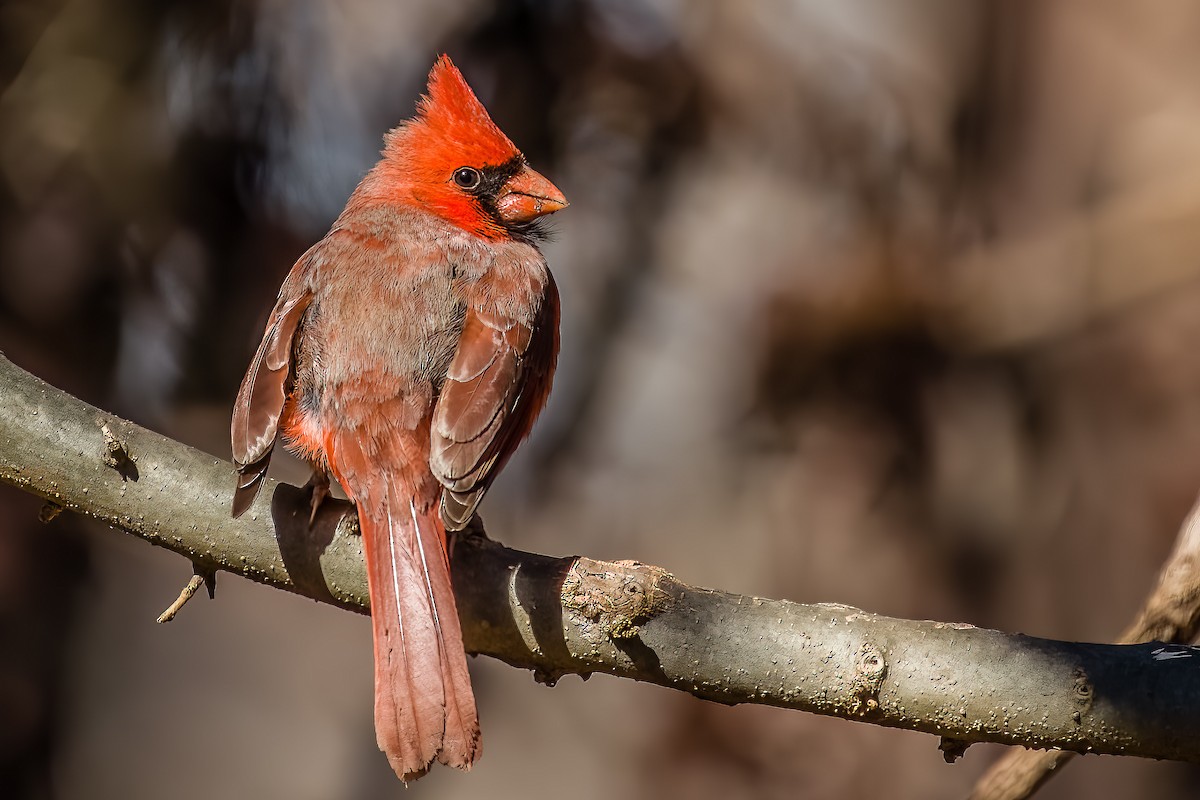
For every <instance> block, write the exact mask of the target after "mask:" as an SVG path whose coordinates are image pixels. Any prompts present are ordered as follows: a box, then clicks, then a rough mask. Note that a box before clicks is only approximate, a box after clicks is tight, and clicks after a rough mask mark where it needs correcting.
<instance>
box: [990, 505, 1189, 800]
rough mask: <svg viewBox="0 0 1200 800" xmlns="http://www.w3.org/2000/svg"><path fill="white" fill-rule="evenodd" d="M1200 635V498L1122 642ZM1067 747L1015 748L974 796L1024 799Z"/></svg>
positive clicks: (1065, 755) (1066, 756)
mask: <svg viewBox="0 0 1200 800" xmlns="http://www.w3.org/2000/svg"><path fill="white" fill-rule="evenodd" d="M1198 634H1200V501H1197V503H1196V505H1194V506H1193V507H1192V510H1191V512H1189V513H1188V518H1187V520H1185V521H1184V523H1183V527H1182V528H1181V529H1180V531H1179V538H1178V539H1177V541H1176V542H1175V549H1174V550H1173V551H1172V552H1171V555H1170V557H1169V558H1168V559H1167V562H1166V563H1165V564H1164V565H1163V568H1162V571H1161V572H1160V573H1159V576H1158V583H1157V584H1156V585H1155V587H1154V591H1153V592H1151V594H1150V597H1149V598H1148V599H1147V600H1146V603H1145V605H1144V606H1143V607H1142V610H1141V612H1140V613H1139V614H1138V617H1137V619H1136V620H1135V621H1134V623H1133V624H1132V625H1130V626H1129V627H1128V628H1126V629H1125V631H1124V633H1122V634H1121V636H1120V638H1119V639H1118V640H1117V641H1118V643H1120V644H1135V643H1137V642H1149V641H1162V642H1175V643H1179V644H1185V643H1187V642H1191V641H1193V640H1195V638H1196V636H1197V635H1198ZM1075 755H1076V754H1075V753H1070V752H1064V751H1061V750H1059V751H1051V752H1041V751H1036V750H1012V751H1011V752H1008V753H1006V754H1005V755H1004V756H1003V757H1002V758H1001V759H999V760H998V761H997V762H996V763H995V764H993V765H992V766H991V768H989V769H988V771H987V772H986V773H984V774H983V776H982V777H981V778H980V779H979V781H978V782H977V783H976V784H975V789H974V790H973V791H972V792H971V800H1024V798H1027V797H1030V796H1031V795H1033V793H1034V792H1036V791H1037V790H1038V789H1039V788H1040V787H1041V786H1042V784H1044V783H1045V782H1046V781H1048V780H1049V779H1050V778H1051V777H1052V776H1054V775H1057V774H1059V772H1060V770H1061V768H1062V767H1063V766H1065V765H1066V764H1067V763H1068V762H1069V761H1071V760H1072V759H1073V758H1074V757H1075Z"/></svg>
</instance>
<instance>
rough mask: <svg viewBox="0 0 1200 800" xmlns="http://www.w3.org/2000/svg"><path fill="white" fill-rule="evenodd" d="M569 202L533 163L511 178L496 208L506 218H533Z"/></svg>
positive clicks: (520, 219)
mask: <svg viewBox="0 0 1200 800" xmlns="http://www.w3.org/2000/svg"><path fill="white" fill-rule="evenodd" d="M567 205H568V203H567V198H565V197H563V193H562V192H560V191H559V190H558V187H557V186H555V185H554V184H553V183H551V182H550V181H548V180H546V179H545V178H544V177H542V176H541V175H539V174H538V173H537V172H536V171H534V170H532V169H530V168H529V167H525V168H524V169H523V170H521V171H520V172H518V173H517V174H516V175H514V176H512V177H511V178H509V179H508V183H506V184H504V189H503V190H502V191H501V192H500V196H499V197H497V198H496V211H497V213H499V214H500V218H501V219H502V220H504V221H505V222H529V221H530V220H534V219H537V218H538V217H540V216H542V215H543V214H553V213H554V212H555V211H559V210H561V209H564V208H566V207H567Z"/></svg>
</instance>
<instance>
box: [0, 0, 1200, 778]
mask: <svg viewBox="0 0 1200 800" xmlns="http://www.w3.org/2000/svg"><path fill="white" fill-rule="evenodd" d="M1198 41H1200V8H1197V6H1196V4H1194V3H1190V2H1185V1H1184V0H1163V2H1159V3H1155V4H1153V5H1152V6H1138V5H1136V4H1132V3H1118V2H1083V0H1075V1H1064V2H998V1H997V0H990V1H989V0H970V1H965V0H904V1H903V2H900V1H897V0H892V1H890V2H885V1H884V0H857V1H856V2H840V3H828V2H819V1H818V0H794V1H793V2H785V1H784V0H748V1H747V2H739V3H732V2H725V3H722V2H716V1H715V0H692V1H691V2H682V0H554V1H553V2H535V0H525V2H500V1H499V0H494V2H487V0H468V1H466V2H450V1H449V0H413V1H411V2H406V3H395V2H391V1H390V0H357V1H356V2H349V0H345V1H343V2H323V1H322V0H258V1H257V2H234V1H233V0H211V1H210V2H203V3H201V2H190V3H189V2H164V0H3V2H0V349H2V350H3V351H4V352H5V353H6V354H7V355H8V356H9V357H10V358H11V359H12V360H14V361H15V362H17V363H18V364H20V365H22V366H23V367H25V368H26V369H29V370H31V371H32V372H34V373H36V374H38V375H39V376H41V377H43V378H45V379H46V380H48V381H50V382H52V383H54V384H56V385H58V386H60V387H63V388H65V389H67V390H69V391H71V392H73V393H76V394H78V395H79V396H81V397H83V398H85V399H86V400H88V401H90V402H92V403H94V404H97V405H99V406H102V407H104V408H107V409H109V410H112V411H114V412H117V413H119V414H122V415H125V416H127V417H130V418H132V419H133V420H135V421H137V422H139V423H142V424H144V425H147V426H149V427H152V428H154V429H156V430H158V431H161V432H163V433H165V434H168V435H170V436H173V437H175V438H177V439H180V440H182V441H184V442H187V443H189V444H191V445H194V446H197V447H200V448H202V449H205V450H207V451H209V452H211V453H215V454H218V455H220V456H222V457H226V456H227V454H228V447H229V445H228V438H227V437H228V433H227V432H228V417H229V412H230V407H231V404H232V401H233V397H234V395H235V393H236V390H237V386H238V383H239V380H240V378H241V375H242V372H243V370H244V369H245V367H246V365H247V363H248V361H249V357H250V355H251V353H252V351H253V348H254V346H255V345H256V344H257V342H258V340H259V337H260V335H261V331H262V325H263V322H264V320H265V318H266V314H267V312H268V310H269V309H270V307H271V305H272V303H273V300H274V296H275V292H276V290H277V288H278V285H279V283H280V281H281V279H282V277H283V275H284V274H285V273H286V272H287V270H288V269H289V267H290V266H291V264H292V262H293V260H294V259H295V258H296V257H297V256H298V255H299V254H300V253H301V252H303V250H304V249H305V248H306V247H307V246H308V245H309V244H310V243H311V242H313V241H314V240H316V239H317V238H319V237H320V236H321V235H322V234H323V233H324V231H325V230H326V228H327V227H328V225H329V223H330V222H331V221H332V219H333V218H334V217H335V216H336V214H337V213H338V211H339V210H340V209H341V206H342V204H343V202H344V200H345V198H346V196H347V195H348V193H349V192H350V190H351V189H352V188H353V186H354V185H355V183H356V182H357V181H358V179H359V178H360V177H361V175H362V174H363V173H364V172H365V170H367V169H368V168H369V167H370V165H371V164H372V163H373V162H374V160H375V158H376V156H377V152H378V149H379V147H380V141H381V139H380V137H381V135H382V134H383V132H384V131H385V130H387V129H388V128H389V127H391V126H392V125H394V124H395V123H396V122H397V121H399V120H400V119H402V118H405V117H407V116H409V115H410V114H411V113H412V110H413V104H414V101H415V99H416V97H417V95H418V93H419V92H420V90H421V88H422V86H423V82H424V77H425V73H426V72H427V70H428V69H429V67H430V65H431V64H432V63H433V60H434V58H435V57H436V55H437V54H438V53H440V52H448V53H449V54H450V55H451V56H452V57H453V58H454V59H455V60H456V61H457V63H458V64H459V66H460V67H461V68H462V69H463V71H464V73H465V74H466V76H467V78H468V80H469V81H470V82H471V83H472V85H473V86H474V87H475V89H476V91H477V92H478V94H479V95H480V97H481V98H482V99H483V101H484V103H485V104H486V105H487V106H488V108H489V109H491V111H492V114H493V116H494V117H495V119H496V121H497V123H498V124H499V125H500V126H501V127H502V128H503V129H504V130H505V131H506V132H507V133H508V134H509V136H510V137H511V138H512V139H513V140H514V141H515V142H516V143H517V144H518V146H520V147H521V148H522V149H523V150H524V151H525V153H526V154H527V156H528V158H529V160H530V162H532V164H533V165H534V166H535V167H536V168H537V169H538V170H540V171H541V172H543V173H544V174H546V175H547V176H549V177H550V178H551V179H552V180H553V181H554V182H555V183H557V184H558V186H560V187H561V188H562V189H563V191H564V192H565V193H566V194H567V196H568V197H569V198H570V200H571V201H572V206H571V208H570V209H569V210H568V211H566V212H564V213H562V214H560V215H558V216H557V218H556V219H555V220H554V223H555V227H556V230H557V235H556V237H555V239H554V240H553V241H552V242H551V243H549V244H548V245H547V246H546V247H545V250H546V254H547V256H548V258H549V260H550V263H551V265H552V267H553V268H554V271H555V273H556V275H557V278H558V282H559V285H560V287H561V291H562V302H563V333H562V341H563V349H562V355H561V359H560V365H561V366H560V368H559V372H558V379H557V383H556V387H555V393H554V395H553V397H552V399H551V403H550V407H549V409H548V411H547V413H546V415H545V416H544V417H543V421H542V422H541V424H540V425H539V427H538V429H537V431H536V434H535V436H534V438H533V439H532V440H531V442H530V443H529V444H528V445H527V446H526V447H525V448H524V449H523V450H522V451H521V453H520V454H519V455H518V457H517V458H516V459H515V460H514V461H513V463H512V464H511V465H510V466H509V468H508V470H507V472H506V474H505V475H504V476H503V478H502V479H501V480H500V482H499V483H498V484H497V485H496V487H495V489H494V490H493V491H492V493H491V494H490V496H489V498H488V500H487V502H486V503H485V504H484V509H483V511H484V516H485V518H486V519H487V522H488V530H489V532H490V533H491V535H492V536H493V537H494V538H498V539H501V540H503V541H505V542H506V543H509V544H511V545H513V546H517V547H521V548H523V549H529V550H536V551H540V552H546V553H552V554H562V555H565V554H570V553H586V554H588V555H590V556H594V557H598V558H636V559H639V560H642V561H646V562H651V563H655V564H660V565H662V566H664V567H666V568H668V569H669V570H671V571H672V572H673V573H675V574H676V575H677V576H678V577H679V578H680V579H682V580H684V581H687V582H689V583H693V584H698V585H703V586H711V587H719V588H722V589H726V590H730V591H735V592H742V593H749V594H756V595H761V596H769V597H786V598H790V599H794V600H798V601H806V602H815V601H831V602H841V603H849V604H854V605H858V606H861V607H863V608H866V609H869V610H871V611H876V612H882V613H886V614H891V615H897V616H903V617H916V618H930V619H940V620H948V621H963V622H970V623H974V624H976V625H981V626H988V627H994V628H1000V629H1003V630H1009V631H1023V632H1027V633H1030V634H1036V635H1041V636H1049V637H1056V638H1065V639H1074V640H1106V639H1111V638H1112V637H1114V636H1115V635H1117V633H1118V632H1119V631H1120V630H1121V628H1122V627H1124V625H1125V624H1126V623H1127V622H1128V621H1129V620H1130V619H1131V617H1132V616H1133V614H1134V613H1135V610H1136V608H1137V607H1138V605H1139V603H1140V601H1141V599H1142V598H1143V596H1144V595H1145V594H1146V593H1147V592H1148V590H1149V588H1150V587H1151V585H1152V583H1153V580H1154V576H1155V573H1156V570H1157V567H1158V565H1159V564H1160V563H1161V561H1162V560H1163V558H1164V556H1165V555H1166V553H1167V552H1168V550H1169V548H1170V545H1171V543H1172V541H1173V539H1174V535H1175V532H1176V530H1177V528H1178V525H1179V523H1180V522H1181V520H1182V519H1183V516H1184V514H1185V512H1186V510H1187V508H1188V507H1189V505H1190V504H1191V502H1192V500H1193V498H1194V497H1195V495H1196V493H1197V489H1198V487H1200V357H1198V356H1197V353H1198V350H1197V344H1198V343H1200V47H1198V46H1197V42H1198ZM279 461H280V462H282V460H279ZM275 474H276V475H277V476H278V477H280V478H282V479H285V480H292V481H295V482H302V481H303V480H304V479H305V477H306V475H305V474H304V471H303V470H302V469H300V468H298V467H297V466H296V465H295V464H290V465H289V464H287V463H278V464H277V466H276V468H275ZM38 507H39V504H38V502H37V501H36V500H34V499H32V498H30V497H26V496H22V495H20V494H19V493H16V492H15V491H12V490H8V489H5V490H3V491H0V796H3V797H11V798H51V797H56V798H64V799H67V798H83V797H87V798H125V799H126V800H140V799H141V798H146V799H147V800H149V799H150V798H161V797H165V796H171V797H175V798H180V799H181V800H191V799H192V798H196V799H197V800H199V799H200V798H212V797H288V798H295V799H296V800H303V799H305V798H313V800H317V799H318V798H333V797H337V798H351V799H352V800H353V799H357V798H377V797H394V796H398V795H400V794H401V793H402V789H401V787H400V785H399V784H398V783H397V782H396V781H395V779H394V777H393V776H392V774H391V772H390V770H389V769H388V767H387V764H386V762H385V761H384V759H383V757H382V756H381V755H380V754H379V753H378V752H377V751H376V749H375V744H374V734H373V731H372V727H371V724H372V723H371V664H370V652H371V645H370V629H369V625H368V622H367V620H366V619H364V618H360V617H357V616H355V615H351V614H346V613H342V612H337V611H335V610H333V609H330V608H328V607H324V606H319V605H317V604H315V603H312V602H308V601H304V600H301V599H298V598H295V597H292V596H288V595H284V594H282V593H279V592H275V591H272V590H269V589H265V588H262V587H259V586H256V585H252V584H249V583H247V582H245V581H242V580H239V579H237V578H233V577H230V576H228V575H224V576H222V577H221V579H220V581H219V586H218V593H217V599H216V601H215V602H210V601H208V600H196V601H195V602H193V603H192V604H190V605H189V606H188V607H187V608H186V609H185V610H184V611H183V613H182V614H181V615H180V617H179V618H178V619H177V620H176V621H175V622H173V623H172V624H170V625H167V626H157V625H155V623H154V618H155V616H156V615H157V614H158V613H159V612H160V611H161V610H162V609H163V608H164V607H165V606H166V605H167V604H168V603H169V602H170V601H171V600H172V599H173V598H174V597H175V595H176V594H177V592H178V590H179V588H180V587H181V586H182V585H183V583H184V582H185V581H186V580H187V578H188V577H189V575H190V566H189V565H188V564H187V563H186V562H185V561H184V560H183V559H181V558H178V557H176V556H173V555H171V554H168V553H166V552H164V551H159V550H155V549H154V548H151V547H149V546H148V545H145V544H144V543H142V542H139V541H136V540H134V539H132V538H130V537H125V536H122V535H120V534H118V533H114V532H111V531H108V530H104V529H99V528H95V527H92V528H89V526H88V525H86V524H84V523H83V522H82V521H80V520H79V519H75V518H71V517H69V516H67V515H64V516H62V517H59V518H58V519H57V520H55V521H54V522H53V523H52V524H51V525H49V526H42V525H41V524H39V523H38V522H37V521H36V516H37V510H38ZM472 671H473V673H474V675H475V681H476V691H477V693H478V696H479V701H480V707H481V715H482V719H483V726H484V758H483V760H482V761H481V762H480V764H479V765H478V767H477V768H476V769H475V771H474V772H472V773H471V774H470V775H465V776H464V775H461V774H456V773H451V772H450V771H447V770H440V771H437V772H435V773H434V774H433V775H431V776H430V777H428V778H426V779H425V780H422V781H421V782H420V783H418V784H415V785H414V786H412V787H410V788H409V789H408V790H407V793H406V796H408V797H422V798H424V797H428V798H476V797H479V798H483V797H486V798H510V797H511V798H518V797H519V798H559V797H564V796H566V797H572V798H578V799H579V800H588V799H590V798H597V799H598V798H609V797H614V796H620V797H626V798H657V797H686V798H723V799H725V798H731V799H733V800H737V799H738V798H759V797H764V798H773V797H794V796H797V795H800V796H806V797H813V798H860V797H862V798H865V797H881V796H882V797H896V798H955V797H962V796H964V795H965V793H966V792H967V790H968V788H969V787H970V786H971V785H972V783H973V782H974V780H975V779H976V777H977V776H978V775H979V774H980V773H981V772H982V771H983V770H984V769H985V768H986V766H987V765H988V764H989V763H990V762H991V761H992V760H993V759H994V758H995V757H996V756H997V755H998V753H999V752H1000V749H999V748H995V747H987V746H977V747H973V748H971V750H970V751H969V752H968V753H967V755H966V757H965V758H964V759H962V760H961V761H960V762H959V763H957V764H955V765H953V766H948V765H946V764H944V763H943V761H942V758H941V755H940V754H939V753H938V751H937V749H936V748H937V741H936V740H935V739H934V738H932V737H929V736H923V735H918V734H912V733H904V732H899V731H893V730H884V729H880V728H875V727H872V726H867V725H858V724H852V723H849V722H844V721H840V720H832V719H824V718H818V717H813V716H808V715H804V714H800V713H795V712H788V711H780V710H775V709H765V708H753V707H737V708H726V707H721V706H716V705H711V704H706V703H703V702H700V701H698V700H695V699H693V698H690V697H688V696H685V695H682V694H679V693H675V692H671V691H667V690H664V689H659V688H655V687H649V686H644V685H639V684H634V683H631V682H628V681H618V680H614V679H610V678H607V677H605V676H596V677H595V678H593V679H592V680H591V681H590V682H588V683H587V684H584V683H582V682H581V681H579V680H578V679H577V678H566V679H564V680H563V681H562V682H561V683H560V684H559V685H558V686H557V687H556V688H554V689H547V688H545V687H542V686H539V685H536V684H535V683H534V682H533V680H532V678H531V677H530V675H529V674H527V673H524V672H519V671H516V670H513V669H510V668H508V667H506V666H504V665H502V664H500V663H498V662H495V661H490V660H487V659H476V660H474V661H473V663H472ZM1197 791H1200V771H1197V770H1196V769H1195V768H1192V767H1186V766H1182V765H1178V764H1168V763H1161V764H1160V763H1152V762H1145V761H1134V760H1120V759H1112V758H1107V759H1106V758H1089V759H1086V760H1083V761H1080V762H1077V763H1075V764H1073V765H1072V766H1071V767H1070V769H1069V770H1067V771H1066V772H1065V773H1064V774H1063V775H1061V776H1059V777H1058V778H1057V779H1056V780H1055V781H1054V782H1053V783H1052V784H1051V785H1050V786H1049V787H1048V788H1047V789H1046V790H1045V791H1044V792H1043V793H1042V795H1040V796H1041V797H1045V798H1076V797H1080V798H1083V797H1087V798H1092V797H1133V796H1138V797H1148V796H1154V795H1165V794H1167V793H1174V795H1175V796H1179V795H1184V796H1187V795H1190V794H1194V793H1196V792H1197Z"/></svg>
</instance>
